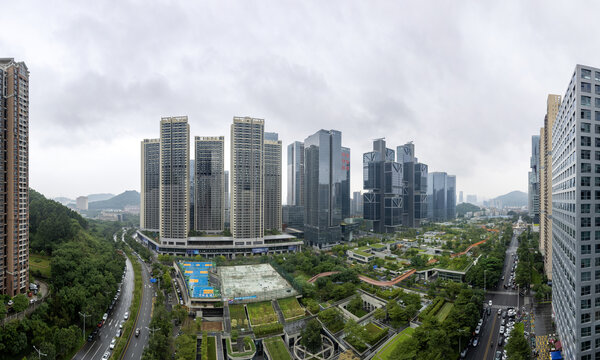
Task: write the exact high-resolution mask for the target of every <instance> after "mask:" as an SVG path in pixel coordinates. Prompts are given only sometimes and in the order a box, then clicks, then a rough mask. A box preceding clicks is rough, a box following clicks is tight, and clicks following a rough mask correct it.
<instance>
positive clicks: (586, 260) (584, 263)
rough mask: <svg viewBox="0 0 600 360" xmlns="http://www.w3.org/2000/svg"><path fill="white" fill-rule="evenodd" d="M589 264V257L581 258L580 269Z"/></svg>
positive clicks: (587, 266)
mask: <svg viewBox="0 0 600 360" xmlns="http://www.w3.org/2000/svg"><path fill="white" fill-rule="evenodd" d="M590 265H591V261H590V259H581V268H582V269H585V268H589V267H590Z"/></svg>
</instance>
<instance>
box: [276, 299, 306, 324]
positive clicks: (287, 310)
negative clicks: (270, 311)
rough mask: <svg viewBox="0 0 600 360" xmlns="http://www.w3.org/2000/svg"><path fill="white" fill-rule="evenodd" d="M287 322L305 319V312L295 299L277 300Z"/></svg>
mask: <svg viewBox="0 0 600 360" xmlns="http://www.w3.org/2000/svg"><path fill="white" fill-rule="evenodd" d="M277 303H278V304H279V307H280V308H281V312H282V313H283V317H284V318H285V321H290V320H295V319H300V318H302V317H304V314H305V311H304V309H303V308H302V306H300V303H298V299H296V298H295V297H290V298H285V299H279V300H277Z"/></svg>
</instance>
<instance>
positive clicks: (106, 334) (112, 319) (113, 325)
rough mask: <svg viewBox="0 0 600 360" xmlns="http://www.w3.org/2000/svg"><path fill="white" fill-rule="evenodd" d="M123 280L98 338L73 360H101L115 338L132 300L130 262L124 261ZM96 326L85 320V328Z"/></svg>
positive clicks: (87, 343)
mask: <svg viewBox="0 0 600 360" xmlns="http://www.w3.org/2000/svg"><path fill="white" fill-rule="evenodd" d="M125 264H126V271H125V280H124V281H123V285H121V296H119V300H117V303H116V305H115V309H113V312H112V313H111V314H110V315H109V316H108V319H107V320H106V322H105V323H104V326H102V328H101V329H100V332H99V333H98V336H97V337H96V339H94V341H93V342H86V343H85V345H84V346H83V347H82V348H81V350H79V352H78V353H77V354H75V356H74V357H73V359H74V360H98V359H100V358H102V355H103V354H104V352H105V351H108V346H109V345H110V341H111V340H112V338H113V337H115V336H116V333H117V330H118V329H119V323H120V322H121V320H123V315H124V314H125V312H127V311H129V306H130V305H131V300H132V298H133V266H132V265H131V261H129V259H127V261H126V263H125ZM90 326H96V322H95V321H92V320H90V319H89V318H88V319H86V328H87V329H89V328H90Z"/></svg>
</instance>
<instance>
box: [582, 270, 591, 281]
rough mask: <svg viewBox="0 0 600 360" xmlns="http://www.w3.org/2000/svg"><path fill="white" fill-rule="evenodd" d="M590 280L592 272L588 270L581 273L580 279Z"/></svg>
mask: <svg viewBox="0 0 600 360" xmlns="http://www.w3.org/2000/svg"><path fill="white" fill-rule="evenodd" d="M590 280H592V273H591V272H589V271H586V272H583V273H581V281H590Z"/></svg>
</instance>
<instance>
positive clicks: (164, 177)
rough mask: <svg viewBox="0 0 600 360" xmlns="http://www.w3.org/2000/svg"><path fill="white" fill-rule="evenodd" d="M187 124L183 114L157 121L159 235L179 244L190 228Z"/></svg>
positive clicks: (163, 238) (168, 242)
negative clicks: (158, 130) (158, 123)
mask: <svg viewBox="0 0 600 360" xmlns="http://www.w3.org/2000/svg"><path fill="white" fill-rule="evenodd" d="M189 159H190V126H189V124H188V118H187V116H179V117H164V118H162V119H161V121H160V237H161V242H166V243H167V244H169V245H183V244H185V240H186V239H187V236H188V233H189V230H190V183H189V182H190V176H189V171H190V170H189V164H190V162H189Z"/></svg>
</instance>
